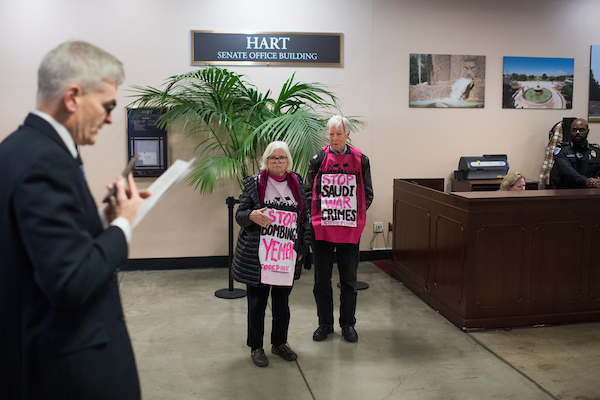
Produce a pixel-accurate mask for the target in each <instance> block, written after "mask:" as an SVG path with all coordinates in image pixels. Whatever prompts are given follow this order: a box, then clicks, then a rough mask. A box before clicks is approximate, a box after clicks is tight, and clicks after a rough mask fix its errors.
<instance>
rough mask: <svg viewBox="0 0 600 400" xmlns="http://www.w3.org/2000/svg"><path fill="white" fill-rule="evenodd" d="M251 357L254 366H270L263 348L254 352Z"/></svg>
mask: <svg viewBox="0 0 600 400" xmlns="http://www.w3.org/2000/svg"><path fill="white" fill-rule="evenodd" d="M250 356H251V357H252V361H254V365H256V366H257V367H266V366H267V365H269V359H267V356H266V355H265V351H264V350H263V349H262V347H261V348H260V349H256V350H252V351H251V352H250Z"/></svg>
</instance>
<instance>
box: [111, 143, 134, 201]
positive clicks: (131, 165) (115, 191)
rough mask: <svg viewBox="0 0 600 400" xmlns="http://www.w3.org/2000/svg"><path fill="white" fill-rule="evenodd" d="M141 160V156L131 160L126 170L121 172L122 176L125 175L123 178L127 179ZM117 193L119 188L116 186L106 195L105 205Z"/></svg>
mask: <svg viewBox="0 0 600 400" xmlns="http://www.w3.org/2000/svg"><path fill="white" fill-rule="evenodd" d="M139 158H140V154H139V153H138V154H136V155H135V156H133V157H131V160H129V163H127V166H126V167H125V169H124V170H123V172H121V175H123V178H127V175H129V173H130V172H131V170H132V169H133V166H134V165H135V163H136V162H137V160H139ZM115 193H117V188H116V187H115V186H113V187H112V189H110V190H109V191H108V193H107V194H106V196H104V199H103V200H102V202H103V203H108V200H109V199H110V198H111V197H112V196H114V195H115Z"/></svg>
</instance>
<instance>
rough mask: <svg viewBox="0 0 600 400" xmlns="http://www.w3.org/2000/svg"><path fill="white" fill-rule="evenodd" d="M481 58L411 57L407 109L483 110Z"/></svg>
mask: <svg viewBox="0 0 600 400" xmlns="http://www.w3.org/2000/svg"><path fill="white" fill-rule="evenodd" d="M484 97H485V56H467V55H450V54H411V55H410V85H409V93H408V106H409V107H414V108H483V107H484V104H485V101H484Z"/></svg>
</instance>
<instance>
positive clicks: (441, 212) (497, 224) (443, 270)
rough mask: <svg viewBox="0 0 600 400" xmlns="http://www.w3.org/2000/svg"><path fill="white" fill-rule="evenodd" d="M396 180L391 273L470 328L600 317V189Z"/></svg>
mask: <svg viewBox="0 0 600 400" xmlns="http://www.w3.org/2000/svg"><path fill="white" fill-rule="evenodd" d="M443 187H444V180H443V179H419V180H416V179H415V180H408V179H406V180H405V179H396V180H394V225H393V226H394V232H393V235H394V239H393V256H394V257H393V258H394V261H393V263H392V269H391V274H392V276H394V277H395V278H397V279H399V280H401V281H402V282H403V283H404V285H405V286H406V287H407V288H409V289H410V290H412V291H413V292H414V293H415V294H417V296H419V297H420V298H421V299H422V300H423V301H425V302H426V303H428V304H429V305H430V306H431V307H433V308H434V309H436V310H438V311H439V312H440V313H441V314H442V315H443V316H445V317H446V318H447V319H448V320H450V321H451V322H452V323H454V324H455V325H456V326H458V327H460V328H464V329H477V328H500V327H516V326H531V325H537V324H555V323H568V322H586V321H600V189H573V190H532V191H524V192H460V193H457V192H455V193H444V192H443V191H442V190H443Z"/></svg>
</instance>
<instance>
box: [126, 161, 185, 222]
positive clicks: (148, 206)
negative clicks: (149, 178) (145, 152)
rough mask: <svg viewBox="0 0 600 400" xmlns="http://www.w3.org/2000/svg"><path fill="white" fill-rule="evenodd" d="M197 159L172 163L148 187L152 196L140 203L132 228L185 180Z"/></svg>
mask: <svg viewBox="0 0 600 400" xmlns="http://www.w3.org/2000/svg"><path fill="white" fill-rule="evenodd" d="M195 160H196V158H192V159H191V160H190V161H182V160H177V161H175V162H174V163H173V165H171V166H170V167H169V168H168V169H167V170H166V171H165V172H164V173H163V174H162V175H161V176H159V177H158V178H157V179H156V180H155V181H154V182H153V183H152V185H150V187H148V190H149V191H150V192H151V193H152V196H150V197H148V198H147V199H145V200H144V201H143V202H142V204H141V205H140V208H138V212H137V214H136V216H135V219H134V220H133V223H132V224H131V227H132V228H135V227H136V226H137V224H139V223H140V222H141V221H142V219H144V217H145V216H146V214H148V212H149V211H150V210H152V208H154V206H155V205H156V204H158V202H159V201H161V200H162V199H164V198H165V196H166V195H167V194H169V192H171V190H173V188H174V187H175V186H177V184H179V182H181V181H182V180H184V179H185V178H186V177H187V176H188V175H189V174H190V173H191V172H192V170H193V165H194V161H195Z"/></svg>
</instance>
